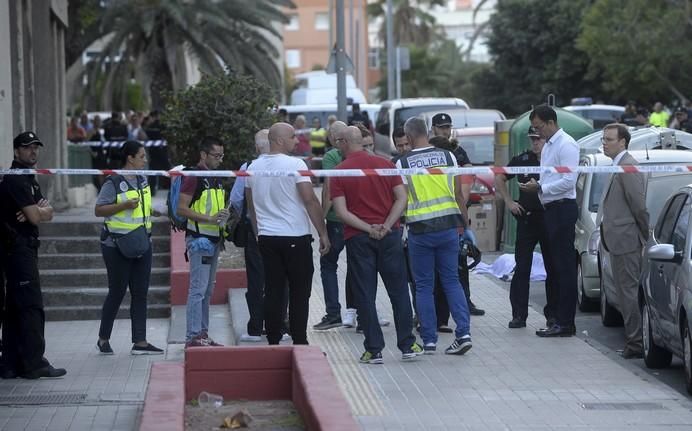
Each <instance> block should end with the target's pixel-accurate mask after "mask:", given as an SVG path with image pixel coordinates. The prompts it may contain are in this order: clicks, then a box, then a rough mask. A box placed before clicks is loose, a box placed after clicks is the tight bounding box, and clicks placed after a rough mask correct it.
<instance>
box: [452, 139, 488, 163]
mask: <svg viewBox="0 0 692 431" xmlns="http://www.w3.org/2000/svg"><path fill="white" fill-rule="evenodd" d="M457 139H458V140H459V145H461V148H463V149H464V151H466V154H468V156H469V160H471V163H472V164H474V165H492V164H493V160H495V137H494V136H492V135H475V136H473V135H472V136H457Z"/></svg>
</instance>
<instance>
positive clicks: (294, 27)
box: [283, 0, 374, 96]
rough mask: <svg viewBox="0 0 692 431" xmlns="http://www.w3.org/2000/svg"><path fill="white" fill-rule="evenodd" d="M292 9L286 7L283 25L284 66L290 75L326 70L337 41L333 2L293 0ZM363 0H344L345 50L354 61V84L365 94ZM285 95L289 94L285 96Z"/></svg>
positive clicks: (366, 45) (365, 20)
mask: <svg viewBox="0 0 692 431" xmlns="http://www.w3.org/2000/svg"><path fill="white" fill-rule="evenodd" d="M293 3H294V4H295V6H296V8H295V9H289V10H286V14H287V15H288V16H289V19H290V21H289V23H288V24H286V25H284V27H283V52H284V60H285V65H286V69H287V70H288V72H289V73H291V74H292V75H293V76H295V75H297V74H299V73H303V72H309V71H312V70H325V69H326V68H327V65H328V63H329V57H330V54H331V50H332V47H333V46H334V44H335V43H336V21H335V19H336V13H335V7H336V1H335V0H294V1H293ZM366 6H367V1H366V0H344V35H345V47H346V53H347V54H348V56H349V57H350V58H351V62H352V63H353V72H352V75H353V78H354V79H355V81H356V85H357V86H358V87H359V88H360V89H361V91H363V93H365V94H367V93H368V89H369V88H370V86H372V85H374V84H373V83H372V82H370V77H371V75H369V74H368V52H369V41H368V17H367V11H366ZM287 96H288V95H287Z"/></svg>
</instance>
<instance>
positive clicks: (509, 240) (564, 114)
mask: <svg viewBox="0 0 692 431" xmlns="http://www.w3.org/2000/svg"><path fill="white" fill-rule="evenodd" d="M553 109H555V112H556V113H557V123H558V125H559V126H560V127H562V129H564V131H565V132H567V133H568V134H569V135H570V136H572V137H573V138H574V139H575V140H579V139H581V138H582V137H584V136H586V135H588V134H590V133H593V131H594V129H593V125H591V124H590V123H589V122H588V121H587V120H585V119H584V118H582V117H580V116H579V115H576V114H574V113H573V112H570V111H567V110H565V109H562V108H558V107H555V106H553ZM530 113H531V111H528V112H525V113H523V114H522V115H520V116H519V117H517V119H516V120H514V123H513V124H512V126H511V127H510V130H509V146H508V149H509V159H511V158H512V157H514V156H516V155H517V154H519V153H522V152H524V151H526V150H527V149H529V147H530V142H529V138H528V136H527V135H526V134H527V132H528V130H529V126H530V125H531V121H530V120H529V114H530ZM509 159H508V160H509ZM509 192H510V193H511V194H512V197H513V198H514V199H518V198H519V188H518V187H517V182H516V181H511V182H510V183H509ZM503 225H504V232H503V235H502V243H503V245H504V246H503V247H502V248H501V249H502V250H504V252H506V253H514V242H515V238H516V232H517V224H516V220H515V219H514V217H513V216H512V214H511V213H510V212H509V210H508V209H505V210H504V223H503Z"/></svg>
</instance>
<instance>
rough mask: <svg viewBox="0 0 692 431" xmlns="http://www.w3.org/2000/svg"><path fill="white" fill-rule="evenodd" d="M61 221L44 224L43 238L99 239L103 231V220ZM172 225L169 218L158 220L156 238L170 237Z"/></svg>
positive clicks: (153, 230) (155, 226)
mask: <svg viewBox="0 0 692 431" xmlns="http://www.w3.org/2000/svg"><path fill="white" fill-rule="evenodd" d="M67 220H69V221H66V220H60V218H59V217H56V219H54V221H52V222H51V223H42V224H41V226H40V228H39V231H40V232H41V236H42V237H43V236H93V237H96V238H98V236H99V235H100V234H101V229H103V219H94V221H90V220H84V221H72V220H70V219H67ZM170 230H171V224H170V223H169V222H168V219H167V218H161V217H159V218H157V219H155V220H154V223H153V225H152V234H153V235H155V236H166V235H169V233H170Z"/></svg>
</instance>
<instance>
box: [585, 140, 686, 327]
mask: <svg viewBox="0 0 692 431" xmlns="http://www.w3.org/2000/svg"><path fill="white" fill-rule="evenodd" d="M631 154H632V155H633V156H634V158H636V159H637V160H638V161H639V163H642V164H644V163H654V164H671V163H686V164H692V152H687V151H672V150H656V151H649V152H648V156H649V158H648V159H647V158H646V155H647V152H646V151H632V152H631ZM625 175H627V174H625ZM690 183H692V172H687V173H665V172H661V173H659V172H652V173H649V174H648V180H647V184H646V208H647V210H648V211H649V226H650V229H653V227H654V223H656V220H657V219H658V216H659V214H660V212H661V208H662V207H663V205H664V203H665V202H666V199H667V198H668V196H670V195H671V193H673V192H674V191H675V190H678V189H679V188H680V187H682V186H684V185H687V184H690ZM601 217H602V214H601V213H600V209H599V214H598V215H597V220H600V219H601ZM596 232H598V230H596ZM597 235H598V234H597ZM599 237H600V235H599ZM598 242H599V246H598V262H599V269H600V276H601V278H600V281H601V283H600V286H601V289H600V290H601V291H600V297H599V299H600V301H599V304H600V312H601V322H602V323H603V325H604V326H617V325H620V324H622V315H621V314H620V311H619V310H620V304H619V298H618V295H617V293H616V290H615V283H614V281H613V274H612V269H611V268H612V265H611V258H610V254H609V253H608V252H607V251H606V250H605V249H604V247H603V245H602V244H600V239H599V241H598Z"/></svg>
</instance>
